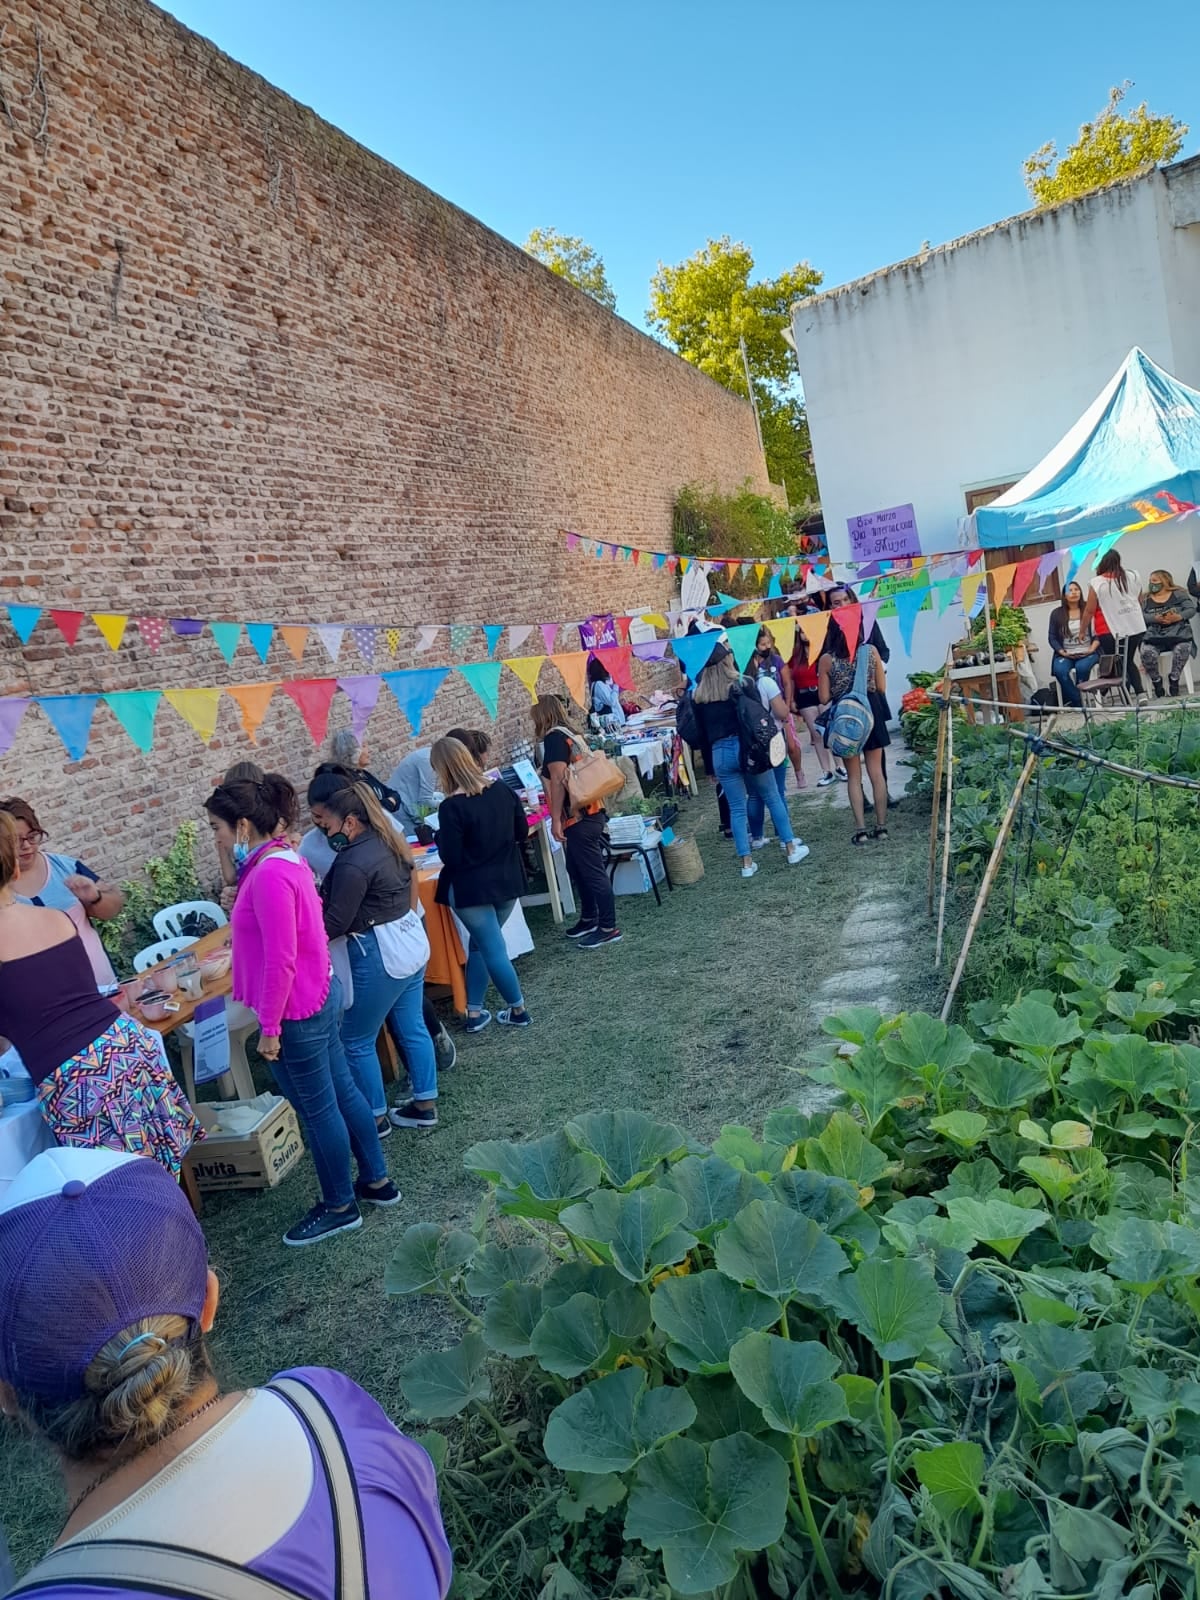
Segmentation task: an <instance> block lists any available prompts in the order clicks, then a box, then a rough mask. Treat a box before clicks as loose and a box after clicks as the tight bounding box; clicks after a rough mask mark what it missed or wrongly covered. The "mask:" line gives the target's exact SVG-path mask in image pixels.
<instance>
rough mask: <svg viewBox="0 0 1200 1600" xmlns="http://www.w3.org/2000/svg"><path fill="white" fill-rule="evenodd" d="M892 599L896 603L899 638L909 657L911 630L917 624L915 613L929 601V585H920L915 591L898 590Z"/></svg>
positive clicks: (910, 652)
mask: <svg viewBox="0 0 1200 1600" xmlns="http://www.w3.org/2000/svg"><path fill="white" fill-rule="evenodd" d="M892 598H893V599H894V600H895V602H896V617H897V619H898V621H899V623H900V637H901V639H903V640H904V648H905V650H906V651H907V652H908V654H909V655H911V654H912V647H913V629H914V628H915V626H916V622H917V613H918V612H919V611H920V610H921V607H922V606H923V605H924V604H925V602H926V601H927V600H928V599H929V585H928V584H921V586H920V587H919V588H915V589H900V590H898V591H897V592H896V594H895V595H893V596H892Z"/></svg>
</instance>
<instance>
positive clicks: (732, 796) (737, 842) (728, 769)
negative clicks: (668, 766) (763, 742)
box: [712, 736, 795, 856]
mask: <svg viewBox="0 0 1200 1600" xmlns="http://www.w3.org/2000/svg"><path fill="white" fill-rule="evenodd" d="M712 753H713V773H714V775H715V776H716V777H717V778H718V779H719V780H720V784H721V787H722V788H723V789H724V791H725V795H726V798H727V799H728V801H729V825H730V827H731V828H732V829H733V848H734V849H735V850H736V851H737V853H738V855H739V856H748V855H749V854H750V832H749V828H748V826H747V819H746V809H747V799H748V796H749V795H750V794H757V795H758V797H759V798H760V799H761V800H762V802H763V805H764V806H765V807H766V809H767V810H768V811H769V812H770V813H771V821H772V822H773V823H774V824H775V832H776V833H777V834H778V835H779V838H780V840H781V841H782V842H783V843H784V844H791V842H792V840H793V839H794V838H795V834H793V832H792V824H791V822H790V821H789V819H788V813H787V806H785V805H784V803H783V796H782V795H781V794H780V792H779V787H778V784H777V782H776V779H775V774H774V772H743V771H742V769H741V764H740V763H741V745H740V744H739V742H738V739H737V737H736V736H731V737H730V738H728V739H717V740H716V741H715V742H714V744H713V747H712Z"/></svg>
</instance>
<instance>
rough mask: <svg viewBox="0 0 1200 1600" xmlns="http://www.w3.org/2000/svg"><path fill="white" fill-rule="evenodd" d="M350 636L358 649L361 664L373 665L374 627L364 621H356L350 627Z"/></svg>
mask: <svg viewBox="0 0 1200 1600" xmlns="http://www.w3.org/2000/svg"><path fill="white" fill-rule="evenodd" d="M350 637H351V638H352V639H353V640H354V648H355V649H356V650H357V651H358V654H359V658H360V659H361V661H362V663H363V665H364V666H366V667H373V666H374V665H375V629H374V628H372V627H370V626H369V625H368V624H366V623H361V622H360V623H356V624H355V626H354V627H353V628H351V629H350Z"/></svg>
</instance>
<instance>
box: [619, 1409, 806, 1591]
mask: <svg viewBox="0 0 1200 1600" xmlns="http://www.w3.org/2000/svg"><path fill="white" fill-rule="evenodd" d="M787 1499H788V1469H787V1466H786V1465H785V1463H784V1462H783V1460H782V1459H781V1458H780V1456H779V1455H778V1454H776V1452H775V1451H774V1450H772V1449H771V1447H770V1446H769V1445H766V1444H763V1443H762V1442H761V1441H760V1440H758V1439H755V1438H752V1437H751V1435H750V1434H748V1433H735V1434H732V1435H731V1436H730V1437H729V1438H727V1439H718V1440H717V1442H716V1443H715V1444H713V1445H709V1446H705V1445H701V1444H696V1443H694V1442H693V1441H692V1440H690V1439H669V1440H668V1441H667V1442H666V1443H665V1444H663V1445H660V1446H659V1447H658V1449H657V1450H655V1451H653V1452H652V1453H651V1454H650V1455H648V1456H645V1457H643V1459H642V1460H641V1461H640V1462H639V1464H638V1468H637V1475H636V1477H635V1478H634V1482H633V1488H632V1489H631V1490H630V1494H629V1510H628V1512H627V1514H626V1517H625V1537H626V1538H627V1539H640V1540H641V1542H642V1543H643V1544H644V1545H647V1546H648V1547H649V1548H650V1549H651V1550H661V1551H662V1553H663V1565H664V1567H665V1568H666V1573H667V1582H668V1583H669V1584H670V1585H671V1586H672V1588H673V1589H675V1590H676V1591H677V1592H678V1593H679V1594H706V1593H708V1592H710V1591H711V1590H713V1589H716V1588H719V1587H720V1585H722V1584H725V1583H728V1582H729V1581H730V1579H731V1578H732V1577H733V1575H734V1574H735V1573H736V1571H737V1569H738V1564H739V1555H740V1553H741V1552H743V1551H754V1550H765V1549H766V1548H767V1546H768V1545H771V1544H774V1543H775V1541H776V1540H777V1539H778V1538H779V1536H780V1535H781V1534H782V1532H783V1528H784V1522H785V1520H786V1517H787Z"/></svg>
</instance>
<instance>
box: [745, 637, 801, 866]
mask: <svg viewBox="0 0 1200 1600" xmlns="http://www.w3.org/2000/svg"><path fill="white" fill-rule="evenodd" d="M764 634H765V635H766V639H765V641H764V639H763V635H764ZM764 643H765V644H766V645H769V646H770V649H765V648H764ZM774 644H775V641H774V640H773V639H772V637H771V633H770V630H769V629H767V628H764V629H763V630H762V632H761V633H760V634H759V636H758V648H757V649H756V650H755V652H754V654H753V656H751V658H750V663H749V667H748V670H747V673H746V676H747V677H748V678H753V680H754V684H755V687H756V688H757V690H758V698H759V699H760V700H761V701H762V705H763V709H764V711H769V712H770V713H771V715H772V717H773V718H774V719H775V728H776V731H777V732H778V733H779V734H780V736H781V737H782V739H783V741H784V748H785V749H786V751H787V754H786V756H785V757H784V759H783V760H782V761H781V762H780V763H779V764H778V766H776V767H773V768H772V769H771V775H772V776H773V777H774V779H775V786H776V788H777V789H778V790H779V798H780V799H781V800H782V801H783V803H784V806H785V807H786V806H787V775H788V767H789V765H791V766H793V767H795V769H796V776H797V779H798V780H799V782H798V787H799V788H801V789H802V788H804V773H803V771H802V770H801V766H800V746H799V745H798V744H797V743H796V729H795V724H794V722H793V721H792V715H791V712H790V711H789V709H788V703H787V695H786V694H785V693H784V691H783V688H782V685H781V681H780V680H781V677H782V676H783V675H784V673H785V671H786V669H785V668H784V667H783V663H782V658H781V657H780V655H779V653H778V651H777V650H775V648H774ZM789 676H790V675H789ZM766 809H767V808H766V805H765V804H764V802H763V799H762V796H761V795H760V794H759V793H758V791H757V789H753V788H748V789H747V791H746V823H747V826H748V827H749V829H750V848H751V850H761V849H763V847H764V846H765V845H766V842H767V841H766V838H765V837H764V834H763V827H764V824H765V821H766ZM785 848H786V846H785ZM804 851H805V854H806V855H807V854H808V847H807V845H805V846H804Z"/></svg>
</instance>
